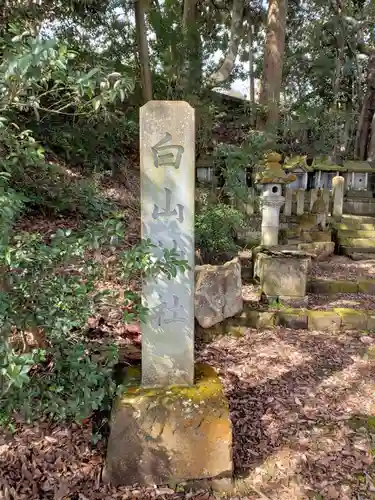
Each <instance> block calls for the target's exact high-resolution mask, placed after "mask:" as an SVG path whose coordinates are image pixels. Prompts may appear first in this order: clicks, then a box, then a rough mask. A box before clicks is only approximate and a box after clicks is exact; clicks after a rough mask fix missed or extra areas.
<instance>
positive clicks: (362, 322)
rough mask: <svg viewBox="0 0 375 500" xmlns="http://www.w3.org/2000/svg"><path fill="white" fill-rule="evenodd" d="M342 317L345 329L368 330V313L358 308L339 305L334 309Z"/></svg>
mask: <svg viewBox="0 0 375 500" xmlns="http://www.w3.org/2000/svg"><path fill="white" fill-rule="evenodd" d="M334 311H335V313H337V314H338V315H339V316H340V318H341V327H342V328H343V329H344V330H345V329H346V330H366V328H367V324H368V320H367V315H366V314H365V313H363V312H362V311H359V310H357V309H350V308H345V307H337V308H335V309H334Z"/></svg>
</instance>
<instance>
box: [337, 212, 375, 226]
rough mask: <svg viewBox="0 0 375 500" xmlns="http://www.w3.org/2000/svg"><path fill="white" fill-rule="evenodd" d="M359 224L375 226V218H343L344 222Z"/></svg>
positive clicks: (362, 216) (348, 215)
mask: <svg viewBox="0 0 375 500" xmlns="http://www.w3.org/2000/svg"><path fill="white" fill-rule="evenodd" d="M348 220H349V221H351V222H358V223H360V224H375V217H372V216H371V215H350V214H346V215H344V216H343V218H342V222H347V221H348Z"/></svg>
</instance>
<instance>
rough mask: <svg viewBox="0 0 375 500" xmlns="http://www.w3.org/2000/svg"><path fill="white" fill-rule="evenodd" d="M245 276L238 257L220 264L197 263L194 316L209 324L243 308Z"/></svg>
mask: <svg viewBox="0 0 375 500" xmlns="http://www.w3.org/2000/svg"><path fill="white" fill-rule="evenodd" d="M242 308H243V300H242V279H241V265H240V262H239V259H238V258H237V257H236V258H235V259H233V260H231V261H229V262H226V263H225V264H223V265H220V266H211V265H204V266H196V267H195V317H196V319H197V321H198V323H199V325H200V326H201V327H203V328H209V327H210V326H213V325H215V324H217V323H220V322H221V321H223V320H224V319H226V318H230V317H232V316H235V315H236V314H238V313H239V312H241V311H242Z"/></svg>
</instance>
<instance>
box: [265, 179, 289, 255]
mask: <svg viewBox="0 0 375 500" xmlns="http://www.w3.org/2000/svg"><path fill="white" fill-rule="evenodd" d="M284 202H285V198H284V196H281V184H264V185H263V193H262V197H261V207H262V237H261V245H262V246H265V247H272V246H276V245H278V243H279V219H280V208H281V207H282V206H283V205H284Z"/></svg>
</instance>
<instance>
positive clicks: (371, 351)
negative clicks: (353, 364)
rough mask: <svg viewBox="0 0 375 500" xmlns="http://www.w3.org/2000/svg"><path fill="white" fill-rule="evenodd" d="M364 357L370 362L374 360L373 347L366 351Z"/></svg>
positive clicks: (374, 350)
mask: <svg viewBox="0 0 375 500" xmlns="http://www.w3.org/2000/svg"><path fill="white" fill-rule="evenodd" d="M366 357H367V359H370V360H375V347H368V348H367V349H366Z"/></svg>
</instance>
